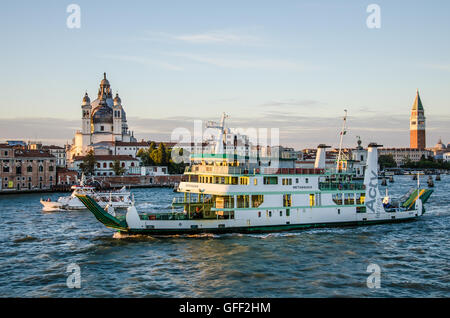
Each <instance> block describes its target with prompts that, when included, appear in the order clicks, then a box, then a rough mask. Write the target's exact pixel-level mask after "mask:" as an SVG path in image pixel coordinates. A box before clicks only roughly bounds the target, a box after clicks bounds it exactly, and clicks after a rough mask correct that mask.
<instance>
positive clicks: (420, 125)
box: [409, 90, 426, 149]
mask: <svg viewBox="0 0 450 318" xmlns="http://www.w3.org/2000/svg"><path fill="white" fill-rule="evenodd" d="M409 136H410V148H415V149H425V146H426V141H425V114H424V110H423V106H422V101H421V100H420V95H419V90H417V93H416V99H415V100H414V104H413V106H412V109H411V118H410V121H409Z"/></svg>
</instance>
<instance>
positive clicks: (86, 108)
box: [81, 92, 92, 135]
mask: <svg viewBox="0 0 450 318" xmlns="http://www.w3.org/2000/svg"><path fill="white" fill-rule="evenodd" d="M91 112H92V106H91V100H90V98H89V96H88V93H87V92H86V94H85V95H84V97H83V102H82V104H81V113H82V117H81V121H82V124H81V126H82V127H81V133H82V134H83V135H90V134H91Z"/></svg>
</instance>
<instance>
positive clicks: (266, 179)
mask: <svg viewBox="0 0 450 318" xmlns="http://www.w3.org/2000/svg"><path fill="white" fill-rule="evenodd" d="M264 184H278V177H264Z"/></svg>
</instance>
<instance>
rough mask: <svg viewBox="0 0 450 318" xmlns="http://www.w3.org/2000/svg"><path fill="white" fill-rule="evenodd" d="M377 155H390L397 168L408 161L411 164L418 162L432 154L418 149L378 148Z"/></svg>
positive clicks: (429, 151)
mask: <svg viewBox="0 0 450 318" xmlns="http://www.w3.org/2000/svg"><path fill="white" fill-rule="evenodd" d="M378 155H379V156H381V155H392V157H393V158H394V160H395V162H396V164H397V166H402V165H403V164H405V162H406V161H407V160H408V159H409V160H411V161H413V162H417V161H420V159H421V158H422V157H425V158H428V157H432V156H433V152H432V151H431V150H427V149H418V148H380V149H378Z"/></svg>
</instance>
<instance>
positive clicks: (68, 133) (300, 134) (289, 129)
mask: <svg viewBox="0 0 450 318" xmlns="http://www.w3.org/2000/svg"><path fill="white" fill-rule="evenodd" d="M211 119H213V120H215V119H216V118H207V117H192V116H171V117H166V118H142V117H128V125H129V127H130V129H131V130H132V131H134V135H135V137H136V138H137V139H138V140H141V139H145V140H158V141H159V140H161V141H170V137H171V134H172V131H173V130H174V129H176V128H185V129H187V130H189V131H190V132H191V133H192V134H193V131H194V120H202V121H203V123H206V121H209V120H211ZM449 122H450V118H449V117H448V116H434V117H431V116H428V118H427V143H428V144H430V145H432V144H434V143H435V142H436V141H437V140H438V139H439V136H448V135H450V128H449V127H448V123H449ZM80 126H81V120H79V119H75V120H67V119H60V118H15V119H0V136H2V139H1V140H0V142H2V141H5V140H25V141H27V140H38V141H42V142H44V143H48V144H59V145H63V144H65V143H66V141H71V140H72V138H73V137H74V134H75V131H77V130H79V129H80ZM227 126H229V127H235V128H239V127H241V128H244V129H247V128H249V127H253V128H268V129H271V128H278V129H279V133H280V142H281V144H282V145H285V146H291V147H295V148H297V149H302V148H305V147H316V146H317V145H318V144H320V143H326V144H329V145H331V146H337V145H338V142H339V132H340V130H341V126H342V118H341V116H334V115H325V116H310V115H305V114H304V113H302V112H299V111H295V110H290V111H282V112H280V111H270V110H268V111H265V112H261V113H259V114H258V115H254V116H251V117H250V116H246V117H244V116H242V117H237V116H236V117H234V116H231V118H230V119H229V120H228V124H227ZM356 136H361V138H362V140H363V144H365V145H366V144H368V143H369V142H372V141H375V142H378V143H381V144H383V145H384V146H386V147H387V146H389V147H407V146H408V145H409V114H404V115H401V114H398V115H389V116H385V114H382V113H378V114H372V113H371V114H364V115H361V116H349V117H348V133H347V135H346V136H345V139H344V145H346V146H347V145H348V146H355V145H356ZM444 142H449V141H445V140H444Z"/></svg>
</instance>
